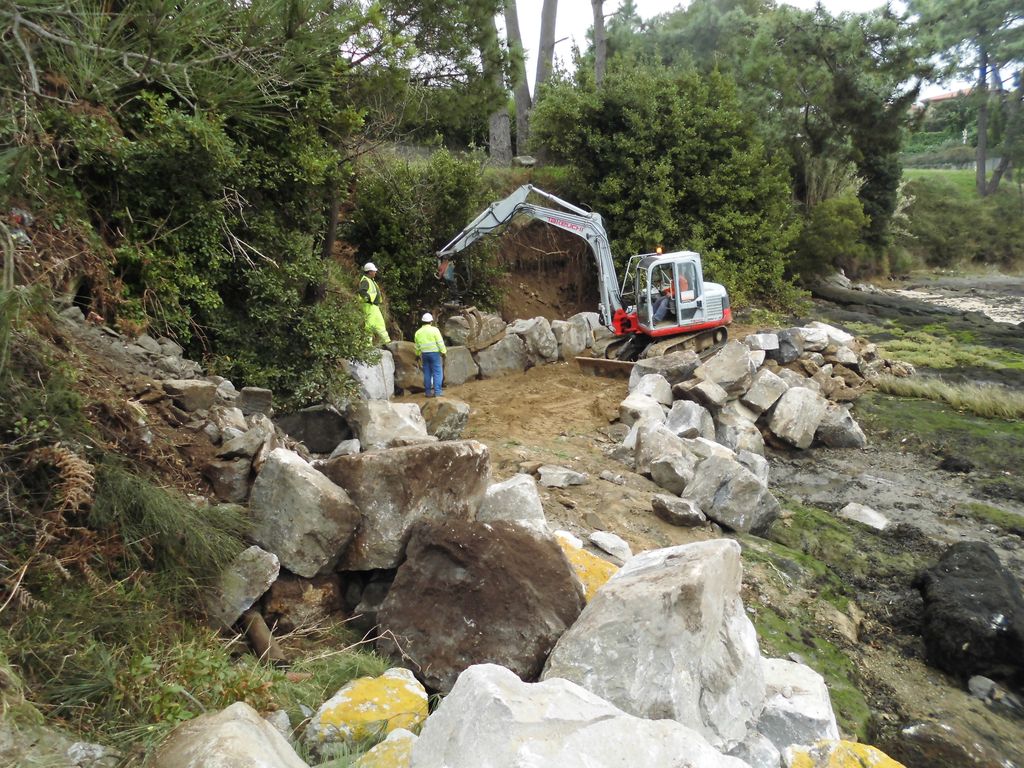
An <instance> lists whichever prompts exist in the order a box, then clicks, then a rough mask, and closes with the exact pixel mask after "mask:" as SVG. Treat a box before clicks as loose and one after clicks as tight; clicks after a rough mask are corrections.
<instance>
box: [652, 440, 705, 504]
mask: <svg viewBox="0 0 1024 768" xmlns="http://www.w3.org/2000/svg"><path fill="white" fill-rule="evenodd" d="M696 468H697V458H696V457H695V456H694V455H693V454H691V453H688V452H685V451H679V452H675V453H663V454H661V455H660V456H658V457H656V458H654V459H652V460H651V480H653V481H654V482H655V483H656V484H657V485H658V487H660V488H664V489H665V490H666V491H668V492H669V493H674V494H676V495H677V496H678V495H680V494H682V493H683V491H684V490H686V486H688V485H689V484H690V483H692V482H693V477H694V474H695V472H696Z"/></svg>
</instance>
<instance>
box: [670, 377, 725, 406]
mask: <svg viewBox="0 0 1024 768" xmlns="http://www.w3.org/2000/svg"><path fill="white" fill-rule="evenodd" d="M672 394H673V395H674V396H675V397H676V398H678V399H680V400H692V401H693V402H695V403H699V404H700V405H703V406H705V407H706V408H710V409H712V410H718V409H719V408H721V407H722V406H724V405H725V404H726V403H727V402H728V401H729V393H728V392H726V391H725V390H724V389H723V388H722V387H720V386H719V385H718V384H717V383H716V382H714V381H711V380H710V379H706V380H699V379H693V380H690V381H686V382H683V383H682V384H676V385H675V386H674V387H672Z"/></svg>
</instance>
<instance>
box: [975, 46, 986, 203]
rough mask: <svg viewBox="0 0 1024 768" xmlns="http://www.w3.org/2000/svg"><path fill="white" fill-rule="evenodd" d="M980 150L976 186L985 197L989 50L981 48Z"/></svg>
mask: <svg viewBox="0 0 1024 768" xmlns="http://www.w3.org/2000/svg"><path fill="white" fill-rule="evenodd" d="M978 58H979V61H978V94H977V98H978V148H977V151H976V152H975V161H974V162H975V185H976V187H977V189H978V195H979V196H980V197H985V195H986V193H987V192H988V189H987V186H986V184H985V164H986V163H987V162H988V50H986V48H985V47H984V46H982V47H981V50H980V56H979V57H978Z"/></svg>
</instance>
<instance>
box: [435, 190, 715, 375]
mask: <svg viewBox="0 0 1024 768" xmlns="http://www.w3.org/2000/svg"><path fill="white" fill-rule="evenodd" d="M531 194H532V195H536V196H538V197H540V198H543V199H544V200H546V201H547V202H549V203H552V204H554V205H556V206H558V208H553V207H546V206H543V205H537V204H535V203H532V202H530V200H529V199H528V198H529V197H530V195H531ZM517 216H526V217H529V218H532V219H536V220H538V221H543V222H545V223H546V224H550V225H551V226H554V227H557V228H559V229H561V230H564V231H566V232H569V233H570V234H573V235H576V236H577V237H580V238H582V239H583V240H584V241H585V242H586V243H587V245H588V246H589V247H590V250H591V252H592V253H593V255H594V261H595V262H596V264H597V275H598V288H599V291H600V301H599V304H598V318H599V320H600V322H601V325H603V326H604V327H606V328H608V329H609V330H610V331H611V332H612V333H611V335H610V336H609V337H608V338H606V339H604V340H602V341H600V342H598V343H596V344H595V346H594V354H595V355H602V357H577V358H576V361H577V362H578V363H579V364H580V367H581V368H583V369H584V370H589V371H590V372H593V373H603V374H606V375H616V374H617V373H619V374H620V375H621V371H622V370H624V369H625V370H628V369H630V368H632V363H633V362H635V361H636V360H638V359H644V358H649V357H655V356H659V355H665V354H668V353H669V352H677V351H680V350H686V349H690V350H693V351H695V352H698V353H700V352H703V351H705V350H709V349H711V348H712V347H717V346H719V345H721V344H723V343H724V342H725V341H726V339H727V338H728V331H727V329H726V326H728V325H729V323H731V322H732V310H731V309H730V306H729V295H728V293H727V292H726V290H725V288H724V287H723V286H721V285H719V284H718V283H712V282H705V280H704V273H703V269H702V264H701V258H700V254H698V253H695V252H693V251H676V252H674V253H644V254H637V255H634V256H630V257H629V260H628V261H627V263H626V268H625V271H624V273H623V275H622V280H621V281H619V280H618V279H617V276H616V273H615V260H614V258H613V257H612V252H611V246H610V245H609V242H608V233H607V232H606V231H605V228H604V223H603V221H602V219H601V215H600V214H598V213H595V212H593V211H586V210H583V209H582V208H579V207H578V206H575V205H573V204H572V203H569V202H566V201H565V200H562V199H561V198H559V197H556V196H555V195H553V194H551V193H549V192H545V191H544V190H542V189H538V188H537V187H534V186H533V185H532V184H525V185H523V186H521V187H519V189H517V190H516V191H515V192H513V193H512V194H510V195H509V196H508V197H506V198H504V199H503V200H498V201H496V202H494V203H491V205H490V206H489V207H488V208H487V210H485V211H484V212H483V213H481V214H480V215H479V216H477V217H476V218H475V219H473V221H471V222H470V223H469V224H468V225H466V227H465V229H463V230H462V231H461V232H460V233H459V234H458V235H456V236H455V237H454V238H453V239H452V240H451V242H449V243H448V244H447V245H445V246H444V247H443V248H441V249H440V250H438V251H437V252H436V255H437V258H438V266H439V269H438V273H439V274H444V273H445V272H447V273H449V274H450V271H451V260H452V258H453V257H454V256H455V254H457V253H459V252H460V251H462V250H464V249H465V248H467V247H469V246H470V245H472V244H473V243H475V242H476V241H477V240H479V239H480V238H482V237H483V236H484V235H487V234H490V233H491V232H494V231H495V230H499V229H501V228H503V227H504V226H505V225H507V224H508V223H509V222H510V221H511V220H512V219H513V218H515V217H517Z"/></svg>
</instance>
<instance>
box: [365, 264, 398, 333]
mask: <svg viewBox="0 0 1024 768" xmlns="http://www.w3.org/2000/svg"><path fill="white" fill-rule="evenodd" d="M376 277H377V265H376V264H374V263H373V262H372V261H368V262H366V263H365V264H364V265H363V276H362V277H361V278H359V296H360V298H362V300H363V312H364V313H365V315H366V330H367V332H368V333H369V334H370V341H371V342H372V343H376V340H377V339H378V338H379V339H380V343H381V344H382V345H383V344H390V343H391V336H389V335H388V329H387V326H385V325H384V315H382V314H381V312H380V300H381V293H380V288H379V287H378V286H377V282H376V280H375V278H376Z"/></svg>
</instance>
